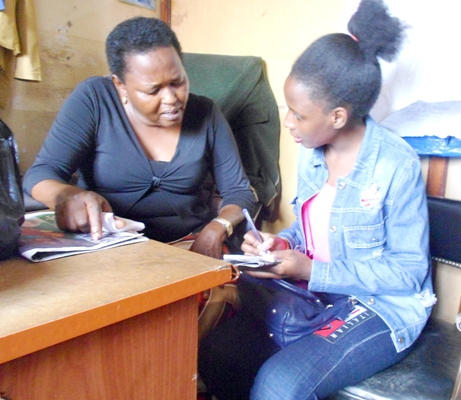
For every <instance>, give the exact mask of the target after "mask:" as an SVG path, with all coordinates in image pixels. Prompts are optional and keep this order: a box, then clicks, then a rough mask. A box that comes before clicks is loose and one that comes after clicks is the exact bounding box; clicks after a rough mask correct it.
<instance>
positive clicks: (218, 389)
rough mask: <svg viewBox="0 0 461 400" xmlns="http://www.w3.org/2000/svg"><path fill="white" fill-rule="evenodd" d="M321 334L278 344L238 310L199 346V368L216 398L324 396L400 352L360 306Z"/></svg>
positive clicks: (254, 399)
mask: <svg viewBox="0 0 461 400" xmlns="http://www.w3.org/2000/svg"><path fill="white" fill-rule="evenodd" d="M359 317H360V316H358V317H357V318H355V319H356V320H357V321H352V320H351V322H349V324H350V325H348V323H346V324H345V325H343V326H342V327H340V328H338V329H336V330H333V331H332V332H331V333H330V334H329V335H326V336H325V337H323V336H320V335H317V334H312V335H309V336H305V337H304V338H302V339H300V340H299V341H297V342H294V343H292V344H290V345H289V346H287V347H285V348H283V349H280V348H279V347H277V345H275V343H274V342H273V341H272V339H271V338H270V337H269V336H268V335H267V332H266V331H265V327H264V326H263V324H262V323H261V322H258V321H255V319H254V318H252V316H251V314H250V313H248V312H245V311H244V310H241V311H239V312H237V314H236V315H235V316H234V317H233V318H230V319H229V320H227V321H225V322H224V323H223V324H222V325H220V326H218V327H217V328H216V329H215V330H213V331H212V332H211V333H210V335H209V336H208V337H206V338H205V339H204V340H203V341H202V343H201V345H200V348H199V364H198V365H199V374H200V376H201V378H202V379H203V381H204V383H205V384H206V385H207V388H208V391H209V392H210V393H212V394H213V395H215V396H216V397H217V398H219V400H246V399H248V398H250V391H251V399H252V400H280V399H284V400H307V399H317V398H324V397H325V396H328V395H331V394H333V393H335V392H336V391H337V390H339V389H341V388H343V387H345V386H349V385H353V384H355V383H357V382H360V381H362V380H364V379H366V378H368V377H370V376H372V375H374V374H375V373H376V372H378V371H381V370H383V369H384V368H387V367H389V366H391V365H393V364H395V363H396V362H398V361H400V360H401V359H402V358H404V357H405V356H406V355H407V353H408V351H409V349H407V350H405V351H402V352H400V353H398V352H396V351H395V348H394V344H393V342H392V339H391V337H390V329H389V327H388V326H387V325H386V324H385V323H384V322H383V320H382V319H381V318H380V317H379V316H378V315H377V314H374V313H373V312H371V310H369V309H366V311H365V312H364V313H363V314H362V317H361V318H359Z"/></svg>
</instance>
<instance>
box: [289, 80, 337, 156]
mask: <svg viewBox="0 0 461 400" xmlns="http://www.w3.org/2000/svg"><path fill="white" fill-rule="evenodd" d="M284 92H285V100H286V103H287V106H288V113H287V115H286V117H285V121H284V124H283V125H284V126H285V128H288V129H289V130H290V133H291V135H292V136H293V137H294V140H295V142H296V143H301V144H302V145H303V146H304V147H306V148H316V147H320V146H324V145H327V144H332V143H333V142H334V141H335V139H336V138H337V135H338V132H337V130H336V129H334V127H333V124H334V121H335V117H334V112H327V111H326V110H325V108H324V107H323V105H322V104H319V103H314V102H313V101H312V100H311V99H310V97H309V91H308V90H307V88H306V87H305V86H304V85H303V84H302V83H300V82H299V81H298V80H296V79H295V78H294V77H292V76H288V78H287V79H286V81H285V86H284Z"/></svg>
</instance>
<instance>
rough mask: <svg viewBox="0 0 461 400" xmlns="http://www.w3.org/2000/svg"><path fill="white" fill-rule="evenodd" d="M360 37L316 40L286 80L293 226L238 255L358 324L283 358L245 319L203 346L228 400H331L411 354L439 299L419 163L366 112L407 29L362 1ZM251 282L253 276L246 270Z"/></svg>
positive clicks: (296, 347)
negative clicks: (343, 307)
mask: <svg viewBox="0 0 461 400" xmlns="http://www.w3.org/2000/svg"><path fill="white" fill-rule="evenodd" d="M348 29H349V32H350V33H351V35H346V34H330V35H326V36H323V37H321V38H319V39H318V40H317V41H315V42H314V43H313V44H312V45H311V46H309V47H308V48H307V50H305V51H304V53H303V54H302V55H301V56H300V57H299V58H298V60H297V61H296V62H295V64H294V65H293V68H292V70H291V73H290V75H289V76H288V78H287V79H286V82H285V87H284V91H285V98H286V102H287V105H288V113H287V116H286V118H285V127H286V128H288V129H289V130H290V133H291V135H292V136H293V138H294V140H295V142H296V143H300V144H301V145H302V146H301V151H300V159H299V166H298V188H297V197H296V199H295V200H294V203H293V204H294V211H295V213H296V217H297V220H296V222H295V223H294V224H293V225H292V226H291V227H290V228H288V229H285V230H283V231H281V232H280V233H279V234H278V235H277V236H275V235H272V234H269V233H264V232H262V233H261V235H262V237H263V239H264V242H263V243H259V242H258V241H257V239H256V238H255V236H254V235H253V233H252V232H248V233H247V234H246V235H245V242H244V243H243V245H242V250H243V251H244V252H245V253H246V254H253V255H257V254H260V253H261V252H262V251H270V252H271V253H272V254H273V255H274V256H275V258H277V259H279V260H281V263H280V264H278V265H276V266H274V267H272V268H271V269H269V270H266V271H264V272H262V271H261V272H248V273H250V274H251V275H253V276H256V277H259V278H276V279H282V278H297V279H301V280H305V281H306V282H307V290H311V291H314V292H322V293H323V294H325V295H327V296H330V298H331V301H332V302H335V301H337V300H338V299H340V298H343V297H344V296H347V297H348V298H350V299H353V301H354V302H355V303H356V308H355V310H354V315H355V316H356V317H357V318H354V321H352V320H351V321H350V322H348V323H347V322H346V323H342V325H341V326H340V327H339V328H337V329H334V328H332V329H330V330H326V331H319V332H315V333H314V334H311V335H308V336H305V337H303V338H302V339H299V340H298V341H296V342H294V343H292V344H289V345H288V346H286V347H284V348H282V349H281V348H280V347H278V346H277V345H276V344H275V343H274V342H273V341H272V340H271V339H270V337H268V335H267V332H265V330H264V329H261V327H260V326H259V325H258V324H257V323H256V322H255V321H254V319H252V318H251V316H250V315H249V313H248V312H245V309H244V308H242V309H239V310H238V311H237V312H236V314H235V315H234V316H233V317H232V318H230V319H229V320H227V321H226V322H224V323H223V324H222V325H220V326H219V327H217V328H216V329H215V330H214V331H213V332H212V333H211V334H210V335H209V336H208V337H207V338H206V339H205V341H204V342H203V343H202V344H201V346H200V351H199V372H200V375H201V377H202V379H203V380H204V382H205V384H206V385H207V387H208V390H209V391H210V392H211V393H213V394H214V395H215V396H216V397H217V398H218V399H219V400H226V399H239V400H243V399H247V398H251V399H258V400H271V399H274V400H279V399H284V400H291V399H319V398H325V397H327V396H329V395H331V394H333V393H335V392H336V391H338V390H339V389H341V388H343V387H345V386H349V385H353V384H356V383H358V382H360V381H362V380H364V379H366V378H367V377H370V376H372V375H374V374H375V373H377V372H379V371H381V370H383V369H385V368H387V367H389V366H391V365H393V364H394V363H396V362H398V361H399V360H401V359H402V358H403V357H405V356H406V355H407V354H408V352H409V351H410V349H411V345H412V344H413V343H414V341H415V340H416V338H417V337H418V335H419V334H420V333H421V330H422V329H423V327H424V325H425V323H426V321H427V318H428V316H429V314H430V312H431V308H432V305H433V303H434V302H435V298H434V294H433V291H432V283H431V272H430V262H429V249H428V248H429V243H428V242H429V240H428V219H427V218H428V216H427V206H426V197H425V189H424V182H423V179H422V175H421V168H420V163H419V159H418V156H417V155H416V154H415V152H414V151H413V149H412V148H411V147H410V146H409V145H408V144H407V143H406V142H405V141H404V140H403V139H401V138H400V137H398V136H396V135H395V134H392V133H390V132H388V131H386V130H385V129H383V128H382V127H380V126H379V125H378V124H377V123H376V122H375V121H374V120H373V119H372V118H371V117H370V116H369V115H368V114H369V111H370V109H371V107H372V106H373V104H374V103H375V101H376V99H377V97H378V94H379V91H380V88H381V70H380V66H379V62H378V57H379V58H382V59H384V60H387V61H391V60H392V59H393V58H394V57H395V56H396V54H397V53H398V50H399V47H400V44H401V42H402V40H403V33H404V30H405V27H404V25H403V24H402V23H401V21H399V20H398V19H396V18H394V17H391V16H390V15H389V13H388V10H387V8H386V7H385V6H384V4H383V3H382V1H380V0H362V2H361V3H360V6H359V8H358V10H357V12H356V13H355V14H354V15H353V16H352V18H351V20H350V21H349V24H348ZM245 273H247V272H245Z"/></svg>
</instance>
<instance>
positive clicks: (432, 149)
mask: <svg viewBox="0 0 461 400" xmlns="http://www.w3.org/2000/svg"><path fill="white" fill-rule="evenodd" d="M404 139H405V140H406V141H407V142H408V143H409V144H410V145H411V147H413V148H414V149H415V151H416V152H417V153H418V154H419V155H420V156H438V157H461V139H458V138H457V137H455V136H447V137H445V138H440V137H438V136H422V137H419V136H418V137H416V136H405V137H404Z"/></svg>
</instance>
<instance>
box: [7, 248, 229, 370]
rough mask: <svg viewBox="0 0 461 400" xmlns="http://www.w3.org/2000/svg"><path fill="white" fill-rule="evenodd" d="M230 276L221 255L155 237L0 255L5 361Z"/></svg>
mask: <svg viewBox="0 0 461 400" xmlns="http://www.w3.org/2000/svg"><path fill="white" fill-rule="evenodd" d="M230 278H231V270H230V267H229V265H228V264H227V263H226V262H224V261H221V260H216V259H213V258H209V257H205V256H202V255H200V254H196V253H192V252H189V251H186V250H182V249H178V248H175V247H173V246H169V245H166V244H163V243H159V242H155V241H152V240H150V241H148V242H143V243H137V244H131V245H126V246H121V247H117V248H113V249H107V250H102V251H98V252H94V253H90V254H83V255H82V254H81V255H76V256H70V257H65V258H60V259H56V260H52V261H46V262H40V263H32V262H29V261H27V260H25V259H22V258H15V259H10V260H6V261H2V262H0V363H2V362H5V361H8V360H11V359H12V358H16V357H19V356H21V355H24V354H28V353H29V352H31V351H36V350H38V349H40V348H44V347H48V346H49V345H53V344H56V343H59V342H61V341H64V340H68V339H70V338H72V337H76V336H79V335H81V334H84V333H87V332H90V331H92V330H96V329H99V328H102V327H104V326H107V325H110V324H112V323H115V322H119V321H121V320H124V319H127V318H130V317H133V316H135V315H138V314H141V313H143V312H147V311H150V310H153V309H155V308H158V307H161V306H163V305H166V304H169V303H172V302H174V301H177V300H181V299H184V298H186V297H188V296H192V295H194V294H196V293H199V292H201V291H203V290H206V289H209V288H211V287H213V286H217V285H220V284H222V283H225V282H227V281H228V280H229V279H230ZM42 336H45V338H43V337H42ZM19 342H22V343H23V345H21V346H18V343H19ZM22 353H23V354H22Z"/></svg>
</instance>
